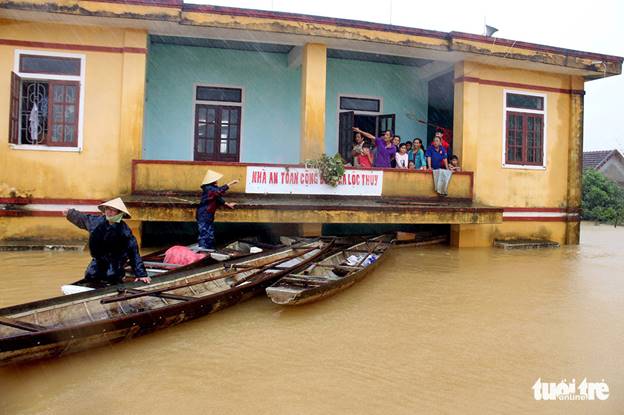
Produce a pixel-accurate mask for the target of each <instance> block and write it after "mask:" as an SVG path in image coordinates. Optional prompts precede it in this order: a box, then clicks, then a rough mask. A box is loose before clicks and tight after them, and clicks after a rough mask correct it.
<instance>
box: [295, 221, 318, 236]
mask: <svg viewBox="0 0 624 415" xmlns="http://www.w3.org/2000/svg"><path fill="white" fill-rule="evenodd" d="M322 234H323V224H322V223H301V224H299V236H303V237H306V238H307V237H317V236H321V235H322Z"/></svg>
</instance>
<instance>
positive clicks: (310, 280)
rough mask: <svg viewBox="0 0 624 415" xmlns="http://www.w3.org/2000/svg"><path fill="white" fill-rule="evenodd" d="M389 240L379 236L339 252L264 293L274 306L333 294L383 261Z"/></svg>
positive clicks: (298, 302)
mask: <svg viewBox="0 0 624 415" xmlns="http://www.w3.org/2000/svg"><path fill="white" fill-rule="evenodd" d="M392 241H393V237H392V236H390V235H382V236H379V237H375V238H371V239H369V240H367V241H365V242H361V243H358V244H355V245H352V246H350V247H348V248H346V249H343V250H340V251H339V252H337V253H334V254H333V255H330V256H328V257H327V258H325V259H323V260H321V261H318V262H314V263H312V264H310V265H309V266H308V267H307V268H305V269H304V270H303V271H300V272H295V273H289V274H288V275H286V276H284V277H282V278H281V279H279V280H278V281H277V282H276V283H275V284H273V285H272V286H270V287H268V288H267V289H266V293H267V295H268V296H269V298H270V299H271V301H273V302H274V303H276V304H281V305H298V304H305V303H309V302H312V301H317V300H320V299H323V298H325V297H328V296H330V295H333V294H336V293H337V292H339V291H342V290H344V289H346V288H348V287H350V286H352V285H353V284H355V283H356V282H357V281H358V280H360V279H362V278H364V276H366V274H368V273H369V272H370V271H372V270H373V269H375V268H376V267H377V266H378V265H379V264H380V263H381V261H382V260H383V259H385V257H386V253H387V251H388V250H389V249H390V248H391V247H392Z"/></svg>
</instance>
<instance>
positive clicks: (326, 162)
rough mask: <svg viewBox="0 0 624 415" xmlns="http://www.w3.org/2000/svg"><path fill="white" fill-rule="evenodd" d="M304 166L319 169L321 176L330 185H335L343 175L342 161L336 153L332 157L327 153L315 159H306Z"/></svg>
mask: <svg viewBox="0 0 624 415" xmlns="http://www.w3.org/2000/svg"><path fill="white" fill-rule="evenodd" d="M305 166H306V167H308V168H314V169H319V171H320V172H321V178H322V179H323V181H325V183H327V184H329V185H330V186H334V187H336V186H337V185H338V182H339V181H340V179H342V176H344V173H345V169H344V161H343V160H342V157H340V154H338V153H336V155H334V156H333V157H329V156H328V155H327V154H323V155H321V157H320V158H318V159H316V160H306V161H305Z"/></svg>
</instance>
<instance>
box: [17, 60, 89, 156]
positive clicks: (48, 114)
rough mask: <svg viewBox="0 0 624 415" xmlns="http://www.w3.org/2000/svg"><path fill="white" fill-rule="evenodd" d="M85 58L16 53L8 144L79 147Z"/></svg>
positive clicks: (32, 146) (21, 146)
mask: <svg viewBox="0 0 624 415" xmlns="http://www.w3.org/2000/svg"><path fill="white" fill-rule="evenodd" d="M83 64H84V57H82V56H80V55H59V54H52V53H40V52H33V51H28V52H20V51H17V52H16V65H15V66H16V68H17V69H18V71H17V73H15V72H14V73H13V74H12V76H11V108H10V122H9V141H10V143H11V144H14V145H17V146H18V147H19V148H38V149H40V148H48V147H49V148H52V147H56V148H78V147H79V141H80V140H79V138H80V111H79V109H80V103H81V85H82V71H83V69H82V68H83Z"/></svg>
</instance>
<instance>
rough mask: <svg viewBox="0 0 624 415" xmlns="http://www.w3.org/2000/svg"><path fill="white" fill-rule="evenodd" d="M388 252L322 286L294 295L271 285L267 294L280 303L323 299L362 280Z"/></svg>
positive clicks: (286, 303) (287, 303)
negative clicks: (359, 268)
mask: <svg viewBox="0 0 624 415" xmlns="http://www.w3.org/2000/svg"><path fill="white" fill-rule="evenodd" d="M386 254H387V253H384V255H382V256H380V257H379V259H378V260H377V261H376V262H374V263H373V264H371V265H369V266H367V267H366V268H364V269H362V270H361V271H357V272H355V273H353V274H351V275H349V276H348V277H345V278H342V279H340V280H337V281H333V282H331V283H328V284H326V285H324V286H322V287H318V288H312V289H309V290H304V291H299V292H296V293H295V292H293V293H292V295H289V293H288V292H285V291H282V290H279V291H278V290H272V289H271V287H269V288H267V289H266V293H267V296H268V297H269V298H270V299H271V301H273V302H274V303H275V304H279V305H302V304H308V303H313V302H315V301H319V300H323V299H325V298H327V297H331V296H332V295H335V294H337V293H339V292H341V291H344V290H346V289H347V288H349V287H351V286H352V285H353V284H355V283H356V282H358V281H360V280H362V279H363V278H364V277H366V276H367V275H368V274H369V273H370V272H372V271H373V270H375V268H377V267H378V266H379V264H381V263H382V262H383V261H384V260H385V258H386V256H387V255H386Z"/></svg>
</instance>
